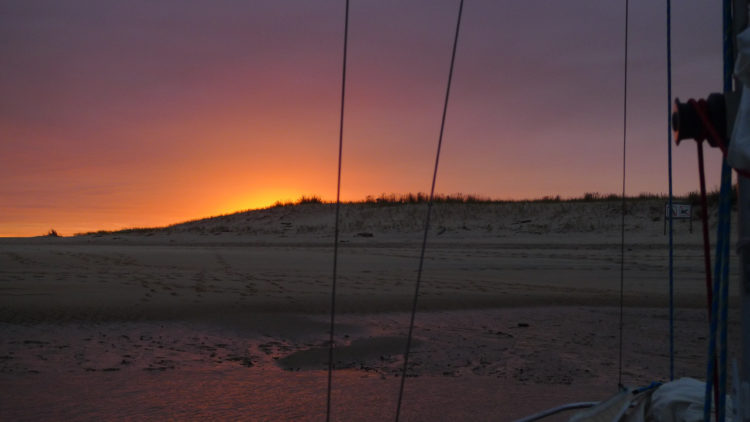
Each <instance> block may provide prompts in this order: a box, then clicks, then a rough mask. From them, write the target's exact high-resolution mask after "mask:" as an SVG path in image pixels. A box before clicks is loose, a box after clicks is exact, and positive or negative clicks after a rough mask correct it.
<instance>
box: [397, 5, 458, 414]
mask: <svg viewBox="0 0 750 422" xmlns="http://www.w3.org/2000/svg"><path fill="white" fill-rule="evenodd" d="M463 9H464V0H461V1H460V3H459V6H458V19H457V20H456V33H455V35H454V37H453V51H452V52H451V64H450V70H449V71H448V83H447V86H446V89H445V101H444V102H443V116H442V119H441V121H440V135H439V136H438V144H437V153H436V154H435V168H434V170H433V172H432V186H431V187H430V199H429V201H428V202H427V216H426V218H425V224H424V236H423V237H422V249H421V251H420V253H419V267H418V269H417V281H416V283H415V285H414V297H413V298H412V306H411V319H410V322H409V334H408V336H407V338H406V351H405V352H404V365H403V369H402V370H401V386H400V387H399V390H398V402H397V404H396V422H398V420H399V416H400V415H401V402H402V400H403V396H404V383H405V381H406V371H407V369H408V365H409V353H410V351H411V339H412V334H413V331H414V317H415V316H416V313H417V299H418V297H419V285H420V283H421V281H422V268H423V267H424V253H425V249H426V247H427V234H428V233H429V231H430V215H431V214H432V203H433V200H434V198H435V182H436V180H437V171H438V164H439V163H440V148H441V147H442V145H443V133H444V129H445V116H446V113H447V112H448V99H449V98H450V92H451V81H452V80H453V65H454V64H455V62H456V46H457V45H458V34H459V31H460V29H461V15H462V13H463Z"/></svg>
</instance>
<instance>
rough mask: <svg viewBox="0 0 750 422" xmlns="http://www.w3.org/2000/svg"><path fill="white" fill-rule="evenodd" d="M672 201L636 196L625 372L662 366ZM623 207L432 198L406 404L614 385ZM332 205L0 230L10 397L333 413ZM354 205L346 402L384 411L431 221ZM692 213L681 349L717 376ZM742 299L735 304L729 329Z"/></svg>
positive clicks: (0, 313)
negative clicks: (10, 233)
mask: <svg viewBox="0 0 750 422" xmlns="http://www.w3.org/2000/svg"><path fill="white" fill-rule="evenodd" d="M511 205H513V204H511ZM553 205H554V204H553ZM657 205H658V204H656V205H654V204H650V205H648V204H647V205H642V206H641V208H638V207H635V209H634V210H633V211H632V215H631V216H630V217H629V226H628V233H627V249H626V260H625V296H624V304H625V312H624V317H625V318H624V322H625V325H624V351H623V381H624V383H625V384H627V385H641V384H648V383H649V382H651V381H653V380H665V379H666V378H667V377H668V350H669V349H668V338H667V334H668V319H667V317H668V314H667V309H666V306H667V303H668V297H667V292H668V290H667V289H668V286H667V261H666V256H667V249H666V245H665V243H666V238H665V237H664V236H663V234H662V229H663V226H662V224H663V222H661V221H659V220H657V219H655V218H654V216H653V213H654V211H653V209H654V207H656V206H657ZM608 207H609V205H607V204H604V205H602V206H600V207H599V211H600V212H598V213H597V212H593V214H592V215H589V216H588V217H589V220H588V221H589V223H587V225H582V223H581V222H580V221H578V220H580V217H577V216H576V217H567V214H566V213H565V212H572V211H576V210H571V209H568V210H565V209H557V210H556V209H554V207H553V208H550V207H548V208H543V207H541V208H539V209H537V210H526V211H523V210H520V211H519V210H515V209H506V210H505V211H502V210H497V209H489V208H484V209H479V211H477V209H474V210H473V211H472V210H471V209H468V210H467V209H466V208H465V207H464V208H445V209H443V210H442V213H443V214H442V215H441V214H438V217H437V218H436V220H435V221H436V226H435V228H434V233H431V238H430V243H428V252H427V255H426V262H425V273H424V276H423V285H422V289H421V293H420V299H419V312H418V314H417V320H416V327H415V331H414V335H415V340H416V342H415V347H414V349H413V351H414V354H413V356H412V357H411V358H410V367H409V370H408V372H407V376H408V377H409V379H408V380H407V383H406V385H407V392H406V395H405V398H404V411H405V413H404V414H405V415H406V416H407V417H408V420H441V419H442V420H451V419H453V420H455V419H472V420H510V419H512V418H515V417H520V416H523V415H524V414H528V413H532V412H534V411H537V410H541V409H543V408H545V407H550V406H553V405H556V404H559V403H561V402H566V401H582V400H597V399H602V398H604V397H606V396H607V395H609V394H611V393H614V392H615V391H616V388H617V377H618V373H619V361H618V356H619V353H618V352H619V351H618V346H619V331H618V330H619V309H618V308H617V305H618V304H619V286H620V284H619V274H620V245H619V231H618V230H617V225H616V224H614V223H611V222H610V221H609V220H610V219H609V218H608V217H607V215H608V214H607V213H608V212H609V211H608V210H609V208H608ZM303 208H304V207H303ZM594 208H596V207H594ZM438 211H440V210H438ZM501 211H502V212H501ZM595 211H596V210H595ZM327 212H328V210H327V209H326V208H325V207H324V206H320V207H318V208H314V209H307V210H305V209H300V208H299V207H297V208H296V209H293V208H288V209H281V210H268V211H265V212H262V213H255V214H252V213H251V214H248V215H241V216H228V217H224V220H223V221H220V222H217V221H216V220H209V221H204V222H200V221H199V222H195V223H189V224H187V225H183V226H176V227H173V228H171V229H168V230H161V231H150V232H149V231H145V232H143V231H141V232H138V233H131V234H100V235H95V236H93V235H92V236H83V237H76V238H32V239H0V333H2V336H1V338H2V340H0V389H1V390H2V392H3V397H4V398H3V399H2V400H0V418H1V419H32V420H38V419H43V420H44V419H46V420H51V419H58V418H59V417H64V418H65V419H72V420H90V419H95V418H99V417H103V416H104V417H107V418H108V419H128V418H137V419H151V420H160V419H163V418H165V417H167V418H169V417H171V418H180V419H200V418H225V419H226V418H229V419H247V420H278V419H281V420H300V419H303V420H319V419H320V416H321V414H322V413H324V412H325V386H326V377H327V374H326V372H325V368H326V366H327V348H326V345H327V340H328V312H329V310H330V286H331V269H332V268H331V267H332V247H331V241H332V239H331V233H330V231H329V230H328V229H329V228H330V224H329V223H328V222H327V220H326V218H328V217H327ZM347 212H348V214H346V213H345V214H344V215H345V217H347V218H348V219H349V220H346V221H349V225H348V226H346V225H345V229H344V230H343V232H342V244H341V248H340V252H341V255H340V260H339V263H340V268H339V281H338V295H337V328H336V334H337V336H336V353H335V362H336V368H337V369H336V373H335V376H334V396H333V406H334V419H336V420H382V419H383V418H389V417H391V416H392V415H393V412H394V407H395V400H396V395H397V392H398V383H399V380H400V378H399V377H400V376H401V374H400V370H401V365H402V363H403V360H402V353H403V347H404V341H405V335H406V332H407V330H408V321H409V315H408V313H407V311H408V309H409V307H410V304H411V295H412V293H413V289H414V281H415V278H416V267H417V258H418V253H419V250H418V247H419V232H418V226H419V224H418V220H417V219H416V217H414V218H413V219H414V221H413V222H412V217H411V214H412V213H413V214H414V215H415V216H416V211H414V210H410V209H409V210H407V209H405V208H402V209H401V210H400V211H399V210H398V209H395V208H389V209H387V210H385V211H382V210H381V214H382V212H385V213H386V214H383V215H379V214H377V213H376V212H375V211H371V210H368V209H364V210H362V211H361V212H360V214H357V213H356V212H354V211H352V210H349V211H347ZM368 213H372V214H368ZM514 213H517V214H518V215H521V214H523V215H524V216H531V217H530V218H531V221H526V220H529V218H526V219H520V218H519V217H518V216H517V215H516V214H514ZM519 213H520V214H519ZM462 216H463V217H462ZM472 216H473V219H472V218H469V217H472ZM555 216H557V217H555ZM566 218H575V219H576V221H577V223H576V224H577V225H574V224H573V222H571V221H567V220H566ZM360 220H361V221H360ZM352 221H355V222H357V223H356V224H354V223H352ZM373 221H374V222H373ZM524 221H526V222H524ZM488 225H493V226H492V228H491V229H488V228H487V226H488ZM216 227H220V229H216ZM545 227H546V228H545ZM542 228H545V230H546V232H543V233H540V230H541V229H542ZM678 229H680V227H679V226H678ZM682 229H684V230H682ZM680 230H681V231H680V232H679V233H678V236H677V245H678V247H677V252H676V269H677V272H676V280H677V286H676V289H677V296H676V304H677V306H678V310H677V313H676V317H677V321H676V344H675V350H676V351H677V353H676V358H675V359H676V360H675V369H676V373H677V375H678V376H692V377H696V378H703V377H704V376H705V375H704V372H705V369H704V366H705V358H704V356H705V353H706V347H707V346H706V336H707V331H708V330H707V324H706V319H705V318H706V317H705V310H704V309H703V306H704V304H705V293H704V291H705V287H704V285H703V278H702V276H701V271H702V261H701V247H700V243H699V239H698V237H697V236H698V234H697V233H693V234H690V233H687V227H682V228H681V229H680ZM696 231H697V230H696ZM363 233H369V234H370V235H365V234H363ZM733 274H736V269H734V268H733ZM737 320H738V316H737V313H736V312H734V311H732V312H731V313H730V322H731V324H730V338H734V336H733V335H732V334H734V333H736V332H737V330H738V326H737ZM730 341H731V340H730ZM730 347H732V348H735V347H736V345H735V344H730Z"/></svg>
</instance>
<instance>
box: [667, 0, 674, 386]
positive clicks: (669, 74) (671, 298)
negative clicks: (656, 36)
mask: <svg viewBox="0 0 750 422" xmlns="http://www.w3.org/2000/svg"><path fill="white" fill-rule="evenodd" d="M667 162H668V168H669V380H670V381H673V380H674V235H673V232H672V228H673V226H672V197H673V194H672V1H671V0H667Z"/></svg>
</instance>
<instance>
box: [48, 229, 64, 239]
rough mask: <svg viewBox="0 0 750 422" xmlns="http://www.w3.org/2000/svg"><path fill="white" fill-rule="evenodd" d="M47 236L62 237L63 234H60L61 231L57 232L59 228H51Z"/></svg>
mask: <svg viewBox="0 0 750 422" xmlns="http://www.w3.org/2000/svg"><path fill="white" fill-rule="evenodd" d="M46 236H47V237H62V236H60V234H59V233H57V230H55V229H50V230H49V231H48V232H47V234H46Z"/></svg>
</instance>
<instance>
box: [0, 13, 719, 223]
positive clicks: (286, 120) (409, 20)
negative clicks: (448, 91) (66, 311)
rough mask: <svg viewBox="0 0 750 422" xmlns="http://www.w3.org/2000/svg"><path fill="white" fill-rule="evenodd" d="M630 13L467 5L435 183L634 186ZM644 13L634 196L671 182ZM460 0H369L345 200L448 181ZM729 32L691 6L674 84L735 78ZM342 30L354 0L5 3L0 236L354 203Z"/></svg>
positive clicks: (685, 176) (683, 21)
mask: <svg viewBox="0 0 750 422" xmlns="http://www.w3.org/2000/svg"><path fill="white" fill-rule="evenodd" d="M624 5H625V2H624V1H619V0H618V1H613V0H612V1H610V0H606V1H603V0H566V1H553V0H547V1H541V0H523V1H522V0H466V3H465V6H464V20H463V23H462V25H463V26H462V29H461V35H460V39H459V45H458V53H457V57H456V67H455V74H454V84H453V88H452V97H451V103H450V105H449V109H448V116H447V122H446V132H445V138H444V144H443V146H444V149H443V155H442V157H441V159H442V161H441V164H440V170H439V174H438V181H437V190H438V191H440V192H443V193H455V192H463V193H473V194H480V195H485V196H491V197H494V198H531V197H540V196H544V195H562V196H573V195H581V194H582V193H584V192H602V193H611V192H619V191H620V189H621V183H622V180H621V172H622V167H621V161H622V113H623V108H622V107H623V104H622V103H623V43H624V33H623V31H624V26H623V25H624V11H625V9H624ZM630 5H631V10H630V17H631V22H630V43H629V48H630V51H629V54H630V63H629V75H630V79H629V92H628V122H627V127H628V154H627V159H628V167H627V171H628V179H627V185H628V193H630V194H637V193H640V192H666V191H667V170H666V164H667V128H666V118H667V98H666V95H667V94H666V57H665V49H666V28H665V19H666V3H665V1H653V0H631V1H630ZM457 10H458V1H457V0H420V1H417V0H352V1H351V12H350V13H351V15H350V39H349V66H348V70H347V77H348V81H347V82H348V83H347V98H346V117H345V128H344V156H343V182H342V196H343V199H345V200H354V199H361V198H364V197H365V196H366V195H369V194H373V195H377V194H380V193H382V192H395V193H405V192H418V191H422V192H425V191H428V190H429V184H430V178H431V175H432V165H433V162H434V154H435V146H436V142H437V136H438V131H439V125H440V115H441V112H442V99H443V96H444V95H445V84H446V81H447V73H448V65H449V63H450V48H451V43H452V40H453V30H454V27H455V20H456V13H457ZM720 24H721V13H720V7H718V6H717V3H716V2H711V1H705V0H678V1H674V2H673V33H672V37H673V38H672V39H673V93H674V95H675V96H678V97H680V98H681V99H687V98H688V97H704V96H706V95H707V94H708V93H709V92H712V91H720V90H721V69H722V65H721V28H720ZM343 29H344V0H316V1H310V0H264V1H260V0H248V1H239V0H211V1H209V0H180V1H177V0H161V1H154V0H129V1H114V0H69V1H59V0H0V236H31V235H39V234H43V233H45V232H46V231H47V230H49V229H50V228H55V229H57V230H58V231H59V232H60V233H61V234H64V235H70V234H73V233H76V232H82V231H91V230H98V229H109V230H111V229H118V228H124V227H133V226H157V225H166V224H170V223H176V222H179V221H184V220H188V219H194V218H199V217H205V216H209V215H216V214H222V213H228V212H233V211H237V210H242V209H248V208H256V207H262V206H266V205H269V204H271V203H273V202H274V201H276V200H290V199H296V198H297V197H299V196H300V195H302V194H306V195H310V194H317V195H321V196H322V197H323V198H325V199H334V198H335V190H336V168H335V166H336V160H337V153H338V119H339V95H340V84H341V60H342V48H343ZM707 157H708V158H707V159H708V166H709V172H708V185H709V187H712V186H715V185H717V184H718V170H717V169H718V167H719V166H718V164H719V154H718V151H715V150H714V151H710V152H709V153H708V155H707ZM674 162H675V171H674V175H675V191H676V192H677V193H684V192H687V191H690V190H695V189H697V186H698V178H697V164H696V152H695V147H694V145H693V143H685V144H684V145H681V146H680V147H679V148H675V150H674Z"/></svg>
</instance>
